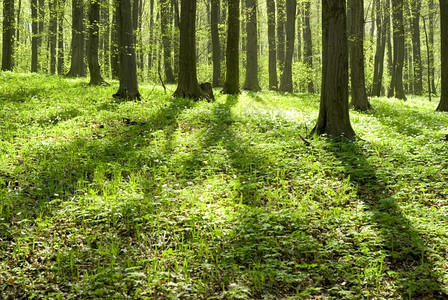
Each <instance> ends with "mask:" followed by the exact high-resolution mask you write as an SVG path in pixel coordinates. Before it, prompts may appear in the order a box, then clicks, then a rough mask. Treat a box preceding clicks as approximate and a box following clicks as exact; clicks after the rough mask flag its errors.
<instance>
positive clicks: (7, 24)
mask: <svg viewBox="0 0 448 300" xmlns="http://www.w3.org/2000/svg"><path fill="white" fill-rule="evenodd" d="M14 16H15V13H14V0H3V52H2V71H12V70H13V69H14V36H15V31H14V25H15V24H14V23H15V18H14Z"/></svg>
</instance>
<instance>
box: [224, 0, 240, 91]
mask: <svg viewBox="0 0 448 300" xmlns="http://www.w3.org/2000/svg"><path fill="white" fill-rule="evenodd" d="M239 5H240V0H228V7H229V12H228V14H227V15H228V21H227V48H226V82H225V84H224V88H223V93H224V94H238V93H239V82H240V68H239V41H240V8H239Z"/></svg>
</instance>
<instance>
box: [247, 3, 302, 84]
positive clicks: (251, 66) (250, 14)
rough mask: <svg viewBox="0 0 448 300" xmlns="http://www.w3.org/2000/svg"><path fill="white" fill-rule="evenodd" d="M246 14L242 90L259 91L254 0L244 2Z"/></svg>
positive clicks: (255, 7)
mask: <svg viewBox="0 0 448 300" xmlns="http://www.w3.org/2000/svg"><path fill="white" fill-rule="evenodd" d="M246 14H247V22H246V34H247V52H246V82H245V83H244V87H243V89H245V90H251V91H259V90H260V84H259V83H258V32H257V1H256V0H246ZM293 27H294V25H293Z"/></svg>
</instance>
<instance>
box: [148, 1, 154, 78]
mask: <svg viewBox="0 0 448 300" xmlns="http://www.w3.org/2000/svg"><path fill="white" fill-rule="evenodd" d="M153 55H154V0H150V1H149V51H148V74H150V72H151V68H152V65H153V60H154V57H153Z"/></svg>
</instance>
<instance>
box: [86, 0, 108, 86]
mask: <svg viewBox="0 0 448 300" xmlns="http://www.w3.org/2000/svg"><path fill="white" fill-rule="evenodd" d="M99 1H100V0H90V6H89V39H88V42H87V52H88V53H87V61H88V63H89V71H90V82H89V84H90V85H101V84H104V83H105V81H104V79H103V76H102V75H101V70H100V64H99V61H98V44H99V31H100V30H99V22H100V2H99Z"/></svg>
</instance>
